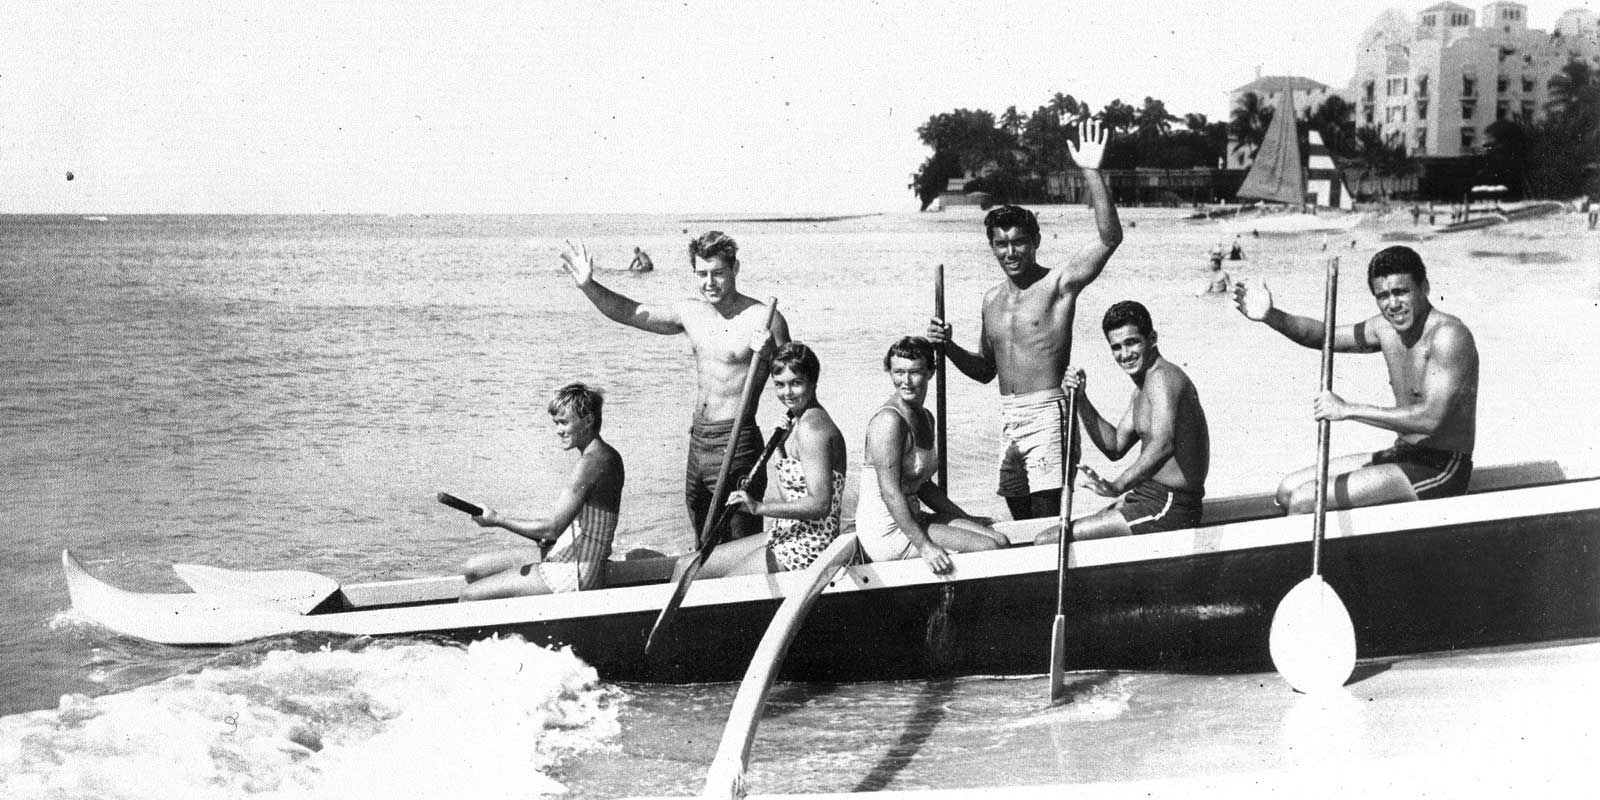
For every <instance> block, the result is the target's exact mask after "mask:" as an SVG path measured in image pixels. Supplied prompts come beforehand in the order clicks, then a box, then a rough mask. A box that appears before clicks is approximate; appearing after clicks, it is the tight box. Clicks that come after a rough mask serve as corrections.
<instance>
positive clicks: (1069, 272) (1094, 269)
mask: <svg viewBox="0 0 1600 800" xmlns="http://www.w3.org/2000/svg"><path fill="white" fill-rule="evenodd" d="M1105 153H1106V133H1105V131H1103V130H1102V129H1101V128H1100V123H1099V122H1096V121H1094V120H1084V121H1082V122H1079V123H1078V145H1077V146H1076V147H1074V148H1073V151H1072V160H1073V161H1074V162H1076V163H1077V165H1078V167H1079V168H1080V169H1082V170H1083V184H1084V188H1085V189H1087V190H1088V192H1089V206H1090V207H1091V208H1093V209H1094V224H1095V229H1096V231H1097V232H1098V233H1099V236H1098V237H1096V238H1095V239H1094V241H1091V242H1089V243H1088V244H1086V245H1084V246H1083V248H1082V249H1081V250H1079V251H1078V252H1077V253H1076V254H1074V255H1073V257H1072V260H1071V261H1069V262H1068V263H1067V266H1066V267H1065V268H1064V269H1062V270H1061V271H1060V273H1059V275H1058V277H1057V279H1056V281H1057V284H1056V285H1057V286H1058V287H1060V288H1062V289H1064V290H1069V291H1073V292H1077V291H1079V290H1081V289H1083V287H1085V286H1088V285H1089V284H1090V283H1091V282H1093V281H1094V279H1095V278H1098V277H1099V276H1100V271H1101V270H1103V269H1105V266H1106V262H1107V261H1109V260H1111V254H1112V253H1115V252H1116V251H1117V246H1118V245H1121V244H1122V220H1121V219H1120V218H1118V217H1117V207H1116V206H1114V205H1112V203H1111V190H1110V189H1109V188H1108V187H1107V186H1106V183H1105V176H1103V175H1101V174H1100V164H1101V162H1102V161H1103V160H1104V159H1105Z"/></svg>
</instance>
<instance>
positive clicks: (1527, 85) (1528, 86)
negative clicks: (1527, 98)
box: [1522, 75, 1533, 94]
mask: <svg viewBox="0 0 1600 800" xmlns="http://www.w3.org/2000/svg"><path fill="white" fill-rule="evenodd" d="M1522 93H1523V94H1533V79H1532V78H1529V77H1527V76H1526V75H1524V76H1523V77H1522Z"/></svg>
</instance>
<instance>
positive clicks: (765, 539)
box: [700, 342, 849, 578]
mask: <svg viewBox="0 0 1600 800" xmlns="http://www.w3.org/2000/svg"><path fill="white" fill-rule="evenodd" d="M821 372H822V363H821V362H820V361H819V360H818V359H817V354H816V353H814V352H812V351H811V348H810V347H807V346H806V345H804V344H801V343H800V342H790V343H788V344H786V345H784V346H782V347H780V348H778V350H777V352H775V353H773V354H772V396H773V398H774V399H776V400H777V401H778V402H779V403H780V404H782V405H783V407H784V409H785V412H786V413H785V421H786V424H785V425H784V426H783V427H784V428H785V430H787V431H788V432H787V433H786V434H784V435H783V436H784V438H783V440H782V442H781V443H780V444H779V445H778V450H777V453H776V454H775V460H774V461H773V462H772V464H773V471H774V474H776V475H777V476H778V491H779V492H780V493H781V494H782V499H780V500H762V499H761V498H759V497H752V496H751V495H750V494H749V493H748V492H746V491H744V490H742V489H741V490H739V491H736V492H734V493H732V494H730V495H728V502H727V504H728V505H730V506H743V507H744V510H745V512H747V513H749V514H750V515H752V516H756V517H764V518H766V519H770V520H772V527H771V529H769V530H768V531H767V532H766V533H764V534H761V535H760V536H748V537H745V538H743V539H736V540H734V541H731V542H728V543H727V544H724V545H722V546H720V547H718V548H717V549H715V550H713V551H711V556H710V557H709V558H707V559H706V563H705V566H704V567H702V568H701V570H700V577H702V578H711V577H716V576H720V575H752V574H760V573H764V572H792V571H798V570H803V569H805V568H806V567H809V566H811V562H813V561H816V560H817V556H820V555H822V551H823V550H826V549H827V547H828V545H829V544H831V543H832V542H833V540H834V538H836V537H837V536H838V535H839V509H840V504H841V503H842V502H843V500H844V478H845V471H846V470H847V469H848V468H849V467H848V464H849V462H848V460H847V459H846V457H845V445H844V434H842V433H840V432H839V426H838V425H835V424H834V422H833V417H831V416H829V415H828V411H827V409H825V408H823V407H822V404H821V403H819V402H817V377H818V376H819V375H820V374H821ZM774 435H777V434H774Z"/></svg>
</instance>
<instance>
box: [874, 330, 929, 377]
mask: <svg viewBox="0 0 1600 800" xmlns="http://www.w3.org/2000/svg"><path fill="white" fill-rule="evenodd" d="M934 355H935V351H934V349H933V342H930V341H928V340H927V339H924V338H922V337H921V336H902V337H900V340H899V341H897V342H895V343H894V344H891V345H889V352H887V353H884V354H883V371H884V372H888V371H889V362H890V361H891V360H892V359H895V358H903V359H906V360H907V361H921V362H922V364H923V366H926V367H927V368H928V369H930V370H932V369H935V368H936V365H937V363H938V361H937V360H936V359H935V357H934Z"/></svg>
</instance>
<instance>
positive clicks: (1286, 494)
mask: <svg viewBox="0 0 1600 800" xmlns="http://www.w3.org/2000/svg"><path fill="white" fill-rule="evenodd" d="M1367 288H1368V289H1370V290H1371V291H1372V297H1373V299H1374V300H1376V301H1377V302H1378V311H1379V312H1380V313H1379V314H1378V315H1377V316H1374V317H1371V318H1369V319H1366V320H1363V321H1362V322H1359V323H1357V324H1355V325H1341V326H1339V327H1337V328H1335V329H1334V332H1333V349H1334V352H1337V353H1377V352H1381V353H1383V358H1384V361H1385V362H1386V363H1387V364H1388V367H1389V386H1390V387H1391V388H1392V389H1393V390H1394V402H1395V404H1394V405H1393V406H1375V405H1363V404H1359V403H1351V402H1347V401H1346V400H1345V399H1344V398H1342V397H1340V396H1339V395H1337V394H1334V393H1333V392H1322V393H1321V394H1319V395H1318V396H1317V397H1316V399H1315V400H1314V401H1313V403H1312V412H1313V416H1314V417H1315V418H1316V419H1319V420H1330V421H1335V422H1336V421H1340V420H1347V419H1348V420H1355V421H1356V422H1361V423H1365V424H1367V425H1371V426H1373V427H1375V428H1383V429H1384V430H1390V431H1394V432H1395V433H1396V434H1397V436H1396V437H1395V442H1394V445H1393V446H1391V447H1389V448H1387V449H1385V450H1380V451H1378V452H1376V453H1371V454H1358V455H1351V456H1343V457H1341V458H1336V459H1333V460H1332V461H1330V462H1329V463H1328V478H1329V481H1330V483H1329V490H1328V507H1329V508H1352V507H1355V506H1371V505H1379V504H1382V503H1396V502H1403V501H1409V500H1419V499H1420V500H1431V499H1434V498H1438V497H1452V496H1455V495H1459V494H1464V493H1466V491H1467V484H1468V481H1469V480H1470V479H1471V477H1472V449H1473V446H1474V444H1475V443H1476V440H1477V430H1478V428H1477V424H1478V423H1477V418H1478V345H1477V342H1476V341H1474V339H1473V337H1472V331H1470V330H1467V326H1466V325H1465V324H1464V323H1462V321H1461V320H1460V319H1459V318H1457V317H1455V316H1453V315H1450V314H1446V313H1445V312H1443V311H1440V310H1439V309H1437V308H1434V306H1433V301H1432V300H1430V299H1429V297H1428V272H1427V268H1426V267H1425V266H1424V265H1423V263H1422V257H1421V256H1419V255H1417V253H1416V251H1414V250H1412V249H1411V248H1409V247H1404V246H1395V247H1388V248H1385V249H1383V250H1379V251H1378V253H1377V254H1376V255H1374V256H1373V257H1372V260H1371V261H1370V262H1369V263H1368V264H1367ZM1234 304H1235V305H1236V306H1237V307H1238V309H1239V313H1241V314H1244V315H1245V317H1246V318H1248V319H1251V320H1254V321H1256V322H1262V323H1265V324H1266V325H1267V326H1268V327H1270V328H1272V329H1273V330H1275V331H1277V332H1278V333H1280V334H1282V335H1283V336H1284V337H1285V338H1287V339H1289V340H1290V341H1292V342H1295V343H1296V344H1299V345H1301V346H1302V347H1309V348H1311V349H1313V350H1318V349H1321V347H1322V336H1323V333H1322V329H1323V323H1322V320H1318V319H1312V318H1309V317H1301V316H1295V315H1292V314H1286V313H1284V312H1283V311H1281V310H1279V309H1278V308H1277V307H1276V306H1274V305H1273V303H1272V292H1271V291H1270V290H1268V289H1267V286H1266V284H1265V283H1263V284H1261V285H1260V288H1258V289H1254V290H1252V289H1250V288H1248V287H1247V286H1246V285H1245V284H1244V283H1240V284H1238V285H1237V286H1236V287H1235V288H1234ZM1316 470H1317V468H1316V467H1315V466H1312V467H1307V468H1305V469H1302V470H1299V471H1296V472H1293V473H1290V474H1289V475H1288V476H1287V477H1285V478H1284V479H1283V482H1282V483H1280V484H1279V485H1278V492H1277V501H1278V505H1279V506H1281V507H1283V508H1284V509H1285V510H1286V511H1287V512H1288V513H1290V514H1303V513H1307V512H1309V511H1312V510H1313V509H1314V506H1315V492H1316Z"/></svg>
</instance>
